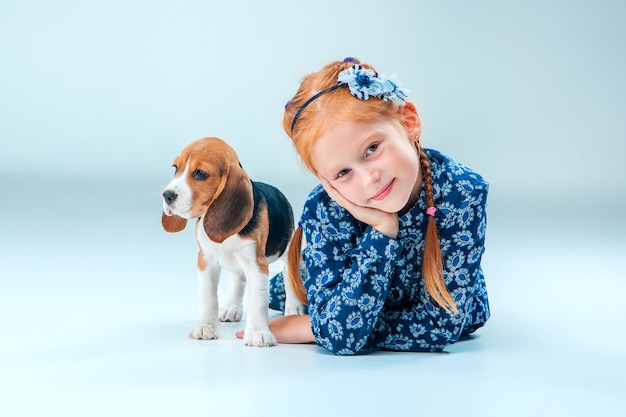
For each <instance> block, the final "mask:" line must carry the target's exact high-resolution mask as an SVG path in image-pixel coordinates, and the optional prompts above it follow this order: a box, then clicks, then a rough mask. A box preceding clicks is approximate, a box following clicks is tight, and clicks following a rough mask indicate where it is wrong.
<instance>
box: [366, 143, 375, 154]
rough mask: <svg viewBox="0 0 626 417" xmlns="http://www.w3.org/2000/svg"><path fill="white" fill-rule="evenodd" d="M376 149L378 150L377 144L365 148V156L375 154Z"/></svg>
mask: <svg viewBox="0 0 626 417" xmlns="http://www.w3.org/2000/svg"><path fill="white" fill-rule="evenodd" d="M376 149H378V143H373V144H371V145H370V147H369V148H367V154H368V155H371V154H373V153H374V152H376Z"/></svg>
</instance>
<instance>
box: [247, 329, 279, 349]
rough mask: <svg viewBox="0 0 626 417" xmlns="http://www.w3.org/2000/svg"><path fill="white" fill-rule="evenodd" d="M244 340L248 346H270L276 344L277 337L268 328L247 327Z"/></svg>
mask: <svg viewBox="0 0 626 417" xmlns="http://www.w3.org/2000/svg"><path fill="white" fill-rule="evenodd" d="M243 341H244V343H245V344H246V345H247V346H256V347H270V346H276V344H277V342H276V338H275V337H274V335H273V334H272V332H270V331H269V329H266V330H249V329H246V331H245V333H244V337H243Z"/></svg>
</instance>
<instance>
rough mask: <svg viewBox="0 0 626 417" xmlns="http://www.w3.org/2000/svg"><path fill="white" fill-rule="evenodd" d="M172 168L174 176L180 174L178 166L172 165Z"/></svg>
mask: <svg viewBox="0 0 626 417" xmlns="http://www.w3.org/2000/svg"><path fill="white" fill-rule="evenodd" d="M172 167H173V168H174V174H176V173H177V172H178V167H177V166H176V165H172Z"/></svg>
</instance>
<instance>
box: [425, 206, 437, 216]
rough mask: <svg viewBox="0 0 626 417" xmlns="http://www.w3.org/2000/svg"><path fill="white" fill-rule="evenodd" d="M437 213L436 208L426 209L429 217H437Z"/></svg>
mask: <svg viewBox="0 0 626 417" xmlns="http://www.w3.org/2000/svg"><path fill="white" fill-rule="evenodd" d="M436 212H437V209H436V208H435V207H428V208H427V209H426V214H428V215H429V216H433V217H434V216H435V213H436Z"/></svg>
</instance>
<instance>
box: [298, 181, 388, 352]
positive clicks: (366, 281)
mask: <svg viewBox="0 0 626 417" xmlns="http://www.w3.org/2000/svg"><path fill="white" fill-rule="evenodd" d="M302 227H303V230H304V234H305V237H306V242H307V246H306V248H305V249H304V251H303V260H304V264H305V267H306V271H307V276H306V277H305V287H306V288H307V297H308V302H309V314H310V315H311V327H312V330H313V334H314V335H315V339H316V341H317V343H318V344H320V345H322V346H323V347H324V348H326V349H327V350H329V351H330V352H333V353H336V354H343V355H347V354H355V353H357V352H359V351H361V350H362V349H363V348H364V347H367V346H368V345H369V343H368V342H369V340H370V338H371V336H372V333H373V332H374V329H375V327H376V324H377V322H378V319H379V316H380V314H381V311H382V309H383V306H384V303H385V299H386V297H387V292H388V288H389V277H390V276H391V275H392V274H393V269H394V268H393V265H394V261H395V259H396V257H397V254H398V252H399V245H398V242H397V241H396V240H395V239H391V238H389V237H387V236H385V235H383V234H382V233H380V232H379V231H377V230H376V229H374V228H372V227H370V226H367V225H363V224H362V223H360V222H358V221H357V220H355V219H354V218H353V217H352V216H350V215H349V213H347V211H346V210H345V209H343V208H341V207H340V206H338V205H337V204H336V203H335V202H334V201H332V200H331V199H330V198H329V197H328V195H327V194H326V193H325V192H324V191H323V190H320V189H318V190H317V193H316V192H315V191H314V192H313V193H312V194H311V196H310V197H309V199H308V200H307V203H306V204H305V207H304V210H303V214H302Z"/></svg>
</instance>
